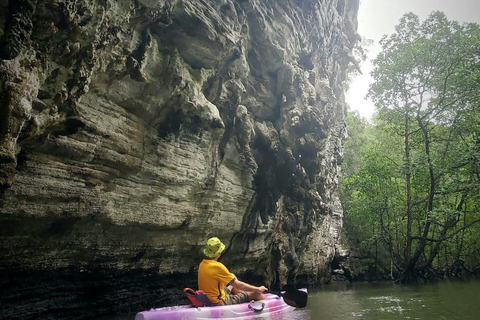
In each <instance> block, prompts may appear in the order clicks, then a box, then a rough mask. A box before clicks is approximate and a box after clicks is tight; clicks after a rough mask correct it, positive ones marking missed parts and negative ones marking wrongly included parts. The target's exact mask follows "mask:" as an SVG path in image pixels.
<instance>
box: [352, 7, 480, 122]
mask: <svg viewBox="0 0 480 320" xmlns="http://www.w3.org/2000/svg"><path fill="white" fill-rule="evenodd" d="M410 11H411V12H413V13H415V14H416V15H418V16H419V18H420V21H424V20H425V19H426V18H427V17H428V16H429V15H430V13H432V11H443V12H444V13H445V15H446V16H447V18H448V19H449V20H456V21H458V22H460V23H462V22H477V23H480V0H360V8H359V10H358V33H359V34H360V35H361V36H362V37H364V38H367V39H371V40H373V41H374V44H373V45H372V46H370V47H369V48H368V51H369V53H368V57H367V60H366V61H365V62H362V63H361V64H360V66H361V69H362V73H363V75H358V76H357V77H355V78H354V79H353V81H352V84H351V86H350V90H349V91H348V92H346V93H345V98H346V101H347V103H348V105H349V106H350V109H351V110H357V111H358V112H359V113H360V114H361V115H362V116H363V117H365V118H367V119H371V117H372V115H373V113H374V111H375V110H374V106H373V103H372V102H371V101H370V100H366V98H365V96H366V94H367V91H368V86H369V84H370V83H371V82H372V78H371V77H370V72H371V71H372V70H373V65H372V63H371V60H372V59H374V58H375V57H376V56H377V55H378V53H380V45H379V44H378V42H379V41H380V39H381V37H382V36H383V35H384V34H388V35H390V34H392V33H393V32H394V31H395V26H396V25H397V24H398V22H399V20H400V18H401V17H402V16H403V15H404V14H405V13H407V12H410Z"/></svg>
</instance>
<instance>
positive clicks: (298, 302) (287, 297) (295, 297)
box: [282, 290, 308, 308]
mask: <svg viewBox="0 0 480 320" xmlns="http://www.w3.org/2000/svg"><path fill="white" fill-rule="evenodd" d="M282 297H283V300H284V301H285V303H286V304H288V305H290V306H292V307H295V308H305V306H306V305H307V300H308V294H307V293H306V292H305V291H301V290H287V291H285V293H283V294H282Z"/></svg>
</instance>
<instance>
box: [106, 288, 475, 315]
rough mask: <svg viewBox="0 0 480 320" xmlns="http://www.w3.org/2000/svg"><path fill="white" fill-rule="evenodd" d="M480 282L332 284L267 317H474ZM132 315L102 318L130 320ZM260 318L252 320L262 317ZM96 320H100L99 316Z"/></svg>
mask: <svg viewBox="0 0 480 320" xmlns="http://www.w3.org/2000/svg"><path fill="white" fill-rule="evenodd" d="M479 297H480V281H478V280H476V281H469V282H462V281H443V282H440V283H437V284H428V285H417V286H406V285H395V284H392V283H379V284H367V283H356V284H341V283H340V284H332V285H326V286H323V287H322V288H321V289H319V290H316V291H315V290H310V291H309V297H308V305H307V307H306V308H304V309H297V310H295V311H293V312H290V313H286V314H283V315H277V316H275V317H272V318H267V319H270V320H350V319H352V320H357V319H368V320H390V319H392V320H393V319H395V320H397V319H412V320H415V319H418V320H430V319H431V320H447V319H448V320H456V319H461V320H474V319H475V320H476V319H479V317H480V301H479ZM134 318H135V315H128V316H126V315H125V316H117V317H104V318H101V319H102V320H133V319H134ZM263 319H264V318H262V317H260V318H257V319H256V320H263ZM99 320H100V319H99Z"/></svg>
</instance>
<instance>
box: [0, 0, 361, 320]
mask: <svg viewBox="0 0 480 320" xmlns="http://www.w3.org/2000/svg"><path fill="white" fill-rule="evenodd" d="M357 9H358V0H275V1H274V0H262V1H260V0H250V1H248V0H210V1H204V0H183V1H180V0H170V1H169V0H136V1H128V0H95V1H86V0H76V1H68V0H46V1H34V0H15V1H13V0H10V1H9V0H0V28H1V29H0V36H1V39H0V42H1V43H0V58H1V63H0V79H1V82H0V86H1V87H0V88H1V89H0V90H1V92H0V102H1V106H0V185H1V187H0V188H1V194H0V210H1V211H0V250H1V252H2V254H1V257H0V273H1V278H0V279H1V280H0V281H1V282H0V286H2V295H1V296H0V299H1V301H0V304H1V305H2V311H1V312H2V315H1V316H4V317H5V318H9V319H14V318H22V319H25V317H28V316H31V315H36V316H38V317H39V318H46V319H47V318H52V319H53V318H54V319H61V318H67V319H77V318H82V317H88V316H93V315H97V314H106V313H112V312H134V311H138V309H136V308H141V307H151V306H152V303H157V305H156V306H159V305H158V304H160V305H162V304H167V303H168V302H170V301H171V300H172V299H174V298H172V297H174V296H175V294H174V293H176V292H179V290H180V289H182V288H183V286H190V287H194V288H196V278H195V273H196V268H197V266H198V263H199V262H200V259H201V257H202V256H201V247H202V245H203V244H204V242H205V241H206V239H207V238H209V237H211V236H218V237H219V238H220V239H222V240H223V241H224V242H225V244H226V245H227V247H228V249H227V251H226V254H225V255H224V256H223V262H224V263H225V264H226V265H227V266H228V267H229V268H230V270H231V271H232V272H234V273H235V274H237V275H244V276H245V275H248V276H249V278H248V281H250V282H254V281H257V282H258V283H265V284H266V285H268V286H272V287H279V286H285V285H297V286H303V285H314V284H317V283H321V282H323V281H326V280H328V279H329V277H330V263H331V262H332V260H333V258H334V256H335V254H336V251H337V249H338V246H339V245H340V239H339V232H340V229H341V226H342V209H341V205H340V203H339V200H338V196H337V176H338V171H339V165H340V164H341V161H342V143H343V140H344V137H345V121H344V120H345V119H344V118H345V112H346V111H345V103H344V96H343V92H342V82H343V81H344V79H345V73H346V68H347V66H348V65H349V64H351V63H355V61H354V59H353V58H352V54H351V52H352V49H353V46H354V45H355V44H356V42H357V41H358V40H359V38H358V35H357V34H356V14H357ZM239 277H240V276H239ZM240 278H241V277H240ZM244 279H245V278H244ZM168 289H170V290H173V289H175V290H176V291H168ZM169 299H170V300H169ZM172 301H173V300H172ZM1 316H0V317H1Z"/></svg>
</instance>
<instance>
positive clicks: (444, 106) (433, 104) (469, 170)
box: [341, 12, 480, 282]
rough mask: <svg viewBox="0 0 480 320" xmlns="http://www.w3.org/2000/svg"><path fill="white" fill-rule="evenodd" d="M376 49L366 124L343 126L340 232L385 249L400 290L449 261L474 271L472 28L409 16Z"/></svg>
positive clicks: (478, 45) (478, 30) (475, 63)
mask: <svg viewBox="0 0 480 320" xmlns="http://www.w3.org/2000/svg"><path fill="white" fill-rule="evenodd" d="M380 44H381V45H382V48H383V51H382V52H381V53H380V54H379V55H378V56H377V58H376V59H375V60H374V70H373V72H372V76H373V78H374V83H373V84H372V85H371V86H370V90H369V93H368V95H369V97H370V98H371V99H372V100H373V101H374V103H375V105H376V107H377V115H376V118H375V123H374V125H369V124H368V123H366V122H365V121H362V119H360V118H359V117H358V115H355V114H350V115H349V118H348V120H349V123H348V125H349V128H350V129H349V133H350V139H349V140H348V141H347V143H346V146H345V148H346V151H345V165H344V168H345V169H344V177H343V178H344V179H343V181H342V183H341V198H342V203H343V205H344V210H345V229H346V232H347V234H348V236H349V237H350V238H354V239H355V241H356V242H357V243H358V245H359V247H368V246H369V245H371V244H372V243H375V248H376V252H378V247H379V246H380V247H381V248H382V249H385V251H386V252H388V253H389V256H388V259H390V261H391V262H392V264H393V265H394V266H395V269H396V270H395V271H396V272H397V273H398V275H399V277H400V278H401V281H404V282H408V281H411V280H412V278H413V277H416V276H417V275H418V274H425V272H426V270H427V269H431V268H435V269H444V270H446V269H448V268H449V267H450V266H451V265H453V264H454V263H458V261H462V263H463V261H465V262H466V265H467V266H468V267H470V268H473V267H477V266H479V264H478V263H479V261H480V258H479V251H480V246H479V242H478V240H477V239H476V236H475V235H478V233H475V232H474V231H479V230H478V228H479V227H478V224H477V222H478V221H479V220H480V210H479V203H480V201H479V200H480V195H479V190H480V188H479V186H480V182H479V180H480V179H479V176H480V170H479V166H480V165H479V164H480V161H479V160H480V151H479V150H480V116H479V114H480V112H479V111H480V110H479V106H480V96H479V90H478V87H479V85H480V27H479V25H477V24H464V25H460V24H458V23H457V22H455V21H449V20H448V19H447V18H446V17H445V15H444V14H443V13H441V12H433V13H432V14H431V15H430V16H429V17H428V18H427V19H426V20H425V21H424V22H423V23H421V22H420V21H419V19H418V17H417V16H416V15H414V14H412V13H408V14H406V15H405V16H404V17H403V18H402V19H401V20H400V23H399V25H398V26H397V27H396V32H395V33H394V34H392V35H390V36H385V37H384V38H383V39H382V40H381V42H380ZM475 263H477V264H476V265H473V264H475ZM383 264H387V261H383Z"/></svg>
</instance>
